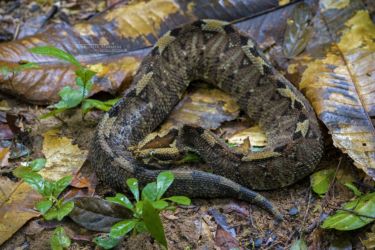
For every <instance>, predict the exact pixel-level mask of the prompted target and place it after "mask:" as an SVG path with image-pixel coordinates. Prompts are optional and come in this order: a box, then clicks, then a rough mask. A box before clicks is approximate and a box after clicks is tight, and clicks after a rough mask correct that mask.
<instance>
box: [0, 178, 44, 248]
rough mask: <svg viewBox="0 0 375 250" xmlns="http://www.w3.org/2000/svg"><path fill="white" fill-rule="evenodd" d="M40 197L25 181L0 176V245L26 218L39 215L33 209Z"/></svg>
mask: <svg viewBox="0 0 375 250" xmlns="http://www.w3.org/2000/svg"><path fill="white" fill-rule="evenodd" d="M40 198H41V196H40V195H39V194H38V193H37V192H35V191H34V190H32V189H31V187H30V186H29V185H27V184H26V183H23V182H13V181H10V180H9V179H8V178H6V177H0V245H1V244H3V243H4V242H5V241H6V240H7V239H9V238H10V237H11V236H12V235H13V234H14V233H15V232H17V230H18V229H20V228H21V227H22V226H23V225H24V224H25V223H26V222H27V221H28V220H30V219H31V218H34V217H37V216H39V215H40V214H39V212H37V211H36V210H34V209H33V208H34V204H35V203H36V202H37V201H38V200H39V199H40Z"/></svg>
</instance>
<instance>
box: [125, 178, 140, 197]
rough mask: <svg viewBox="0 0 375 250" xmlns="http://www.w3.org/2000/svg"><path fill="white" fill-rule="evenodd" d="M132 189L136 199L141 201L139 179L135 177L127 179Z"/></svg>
mask: <svg viewBox="0 0 375 250" xmlns="http://www.w3.org/2000/svg"><path fill="white" fill-rule="evenodd" d="M126 184H127V185H128V187H129V189H130V191H131V192H132V194H133V196H134V198H135V200H136V201H139V188H138V180H137V179H135V178H130V179H128V180H127V181H126Z"/></svg>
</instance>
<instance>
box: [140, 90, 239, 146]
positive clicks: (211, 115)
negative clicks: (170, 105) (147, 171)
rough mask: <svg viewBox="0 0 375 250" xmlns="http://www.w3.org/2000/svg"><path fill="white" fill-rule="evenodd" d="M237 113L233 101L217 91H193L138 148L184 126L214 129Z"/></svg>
mask: <svg viewBox="0 0 375 250" xmlns="http://www.w3.org/2000/svg"><path fill="white" fill-rule="evenodd" d="M239 111H240V109H239V106H238V105H237V104H236V102H235V100H234V99H233V98H232V97H230V96H229V95H227V94H225V93H224V92H222V91H220V90H218V89H209V88H199V89H194V90H193V91H191V92H189V93H188V94H187V95H185V96H184V97H183V98H182V100H181V101H180V102H179V104H178V105H177V106H176V107H175V108H174V109H173V111H172V112H171V114H170V115H169V117H168V119H167V120H166V121H165V122H164V123H163V124H162V125H161V127H160V129H159V130H157V131H155V132H153V133H151V134H150V135H148V136H147V137H146V138H145V139H144V141H143V142H141V143H140V145H139V146H140V147H143V146H144V145H145V144H146V143H147V144H149V143H150V142H151V141H152V140H154V139H159V138H163V137H165V136H167V135H168V134H169V133H170V131H171V130H172V129H178V128H180V127H181V126H182V125H184V124H189V125H193V126H199V127H203V128H206V129H216V128H218V127H219V126H220V124H221V123H222V122H224V121H231V120H234V119H235V118H236V117H237V116H238V114H239Z"/></svg>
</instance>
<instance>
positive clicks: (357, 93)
mask: <svg viewBox="0 0 375 250" xmlns="http://www.w3.org/2000/svg"><path fill="white" fill-rule="evenodd" d="M362 8H363V5H362V4H361V2H360V1H359V0H358V1H357V0H352V1H350V4H344V2H342V3H341V4H339V5H338V4H336V2H335V1H328V0H323V1H321V4H320V9H319V15H318V16H316V18H315V22H314V26H315V27H314V28H315V39H313V40H312V41H311V42H310V44H309V46H310V47H309V48H308V50H307V52H306V53H305V54H304V55H302V56H301V57H299V58H297V59H296V60H295V61H296V62H297V63H296V64H292V65H289V68H288V71H289V73H291V74H293V73H295V71H298V73H299V74H301V72H303V74H302V78H301V80H300V82H299V87H300V89H301V90H303V91H304V93H305V94H306V96H307V98H308V99H309V100H310V102H311V103H312V105H313V107H314V109H315V112H316V113H317V115H318V116H319V118H320V119H321V120H322V121H323V123H324V124H325V125H326V126H327V128H328V129H329V132H330V133H331V135H332V139H333V142H334V145H335V146H336V147H338V148H340V149H341V150H342V151H343V152H345V153H347V154H348V155H349V156H350V157H351V158H352V159H353V160H354V162H355V165H356V166H357V167H359V168H361V169H363V170H364V171H365V172H366V173H367V174H368V175H369V176H371V177H372V178H373V179H375V130H374V126H373V124H372V121H371V116H374V115H375V102H374V101H373V100H374V98H375V84H374V80H375V65H374V63H373V62H374V59H375V43H374V39H375V25H374V24H373V23H372V21H371V19H370V16H369V14H368V12H367V11H366V10H363V9H362ZM318 50H320V53H315V51H318Z"/></svg>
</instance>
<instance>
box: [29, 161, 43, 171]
mask: <svg viewBox="0 0 375 250" xmlns="http://www.w3.org/2000/svg"><path fill="white" fill-rule="evenodd" d="M45 165H46V159H44V158H37V159H35V160H33V161H32V162H30V164H29V166H30V167H31V169H32V171H35V172H37V171H39V170H41V169H42V168H44V166H45Z"/></svg>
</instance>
